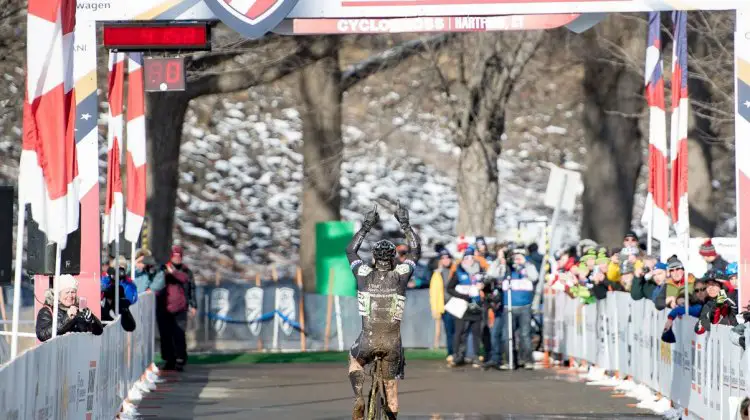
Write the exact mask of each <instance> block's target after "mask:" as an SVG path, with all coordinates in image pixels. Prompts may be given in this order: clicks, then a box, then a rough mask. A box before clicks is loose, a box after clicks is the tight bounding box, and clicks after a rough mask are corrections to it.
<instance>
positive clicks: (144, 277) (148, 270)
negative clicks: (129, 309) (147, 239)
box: [128, 249, 164, 294]
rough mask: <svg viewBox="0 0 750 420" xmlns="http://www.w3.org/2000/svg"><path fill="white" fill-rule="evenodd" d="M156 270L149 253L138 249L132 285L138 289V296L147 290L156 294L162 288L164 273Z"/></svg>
mask: <svg viewBox="0 0 750 420" xmlns="http://www.w3.org/2000/svg"><path fill="white" fill-rule="evenodd" d="M158 268H159V267H158V266H157V264H156V260H155V259H154V257H153V256H152V255H151V251H149V250H147V249H139V250H138V251H137V252H136V253H135V278H134V279H133V283H135V286H136V288H137V289H138V294H141V293H143V292H145V291H147V290H151V291H153V292H158V291H160V290H161V289H163V288H164V272H163V271H161V270H159V269H158ZM128 271H130V270H128Z"/></svg>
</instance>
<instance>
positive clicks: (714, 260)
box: [698, 239, 729, 272]
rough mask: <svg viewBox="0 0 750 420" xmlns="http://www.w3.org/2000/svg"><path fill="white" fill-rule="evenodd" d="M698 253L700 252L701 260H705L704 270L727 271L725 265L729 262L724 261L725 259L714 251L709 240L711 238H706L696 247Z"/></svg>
mask: <svg viewBox="0 0 750 420" xmlns="http://www.w3.org/2000/svg"><path fill="white" fill-rule="evenodd" d="M698 253H699V254H701V257H703V261H705V262H706V264H707V267H706V271H708V270H715V271H722V272H725V271H727V266H728V265H729V263H728V262H726V260H724V258H722V257H721V255H719V254H718V253H716V248H715V247H714V244H713V243H712V242H711V239H706V241H705V242H703V244H702V245H701V247H700V249H698Z"/></svg>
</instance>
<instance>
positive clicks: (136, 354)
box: [0, 293, 155, 420]
mask: <svg viewBox="0 0 750 420" xmlns="http://www.w3.org/2000/svg"><path fill="white" fill-rule="evenodd" d="M154 304H155V300H154V295H153V294H151V293H148V294H142V295H140V296H139V298H138V303H137V304H135V305H133V306H132V307H131V312H132V313H133V317H134V318H135V320H136V323H137V327H136V330H135V331H134V332H133V333H128V332H125V331H124V330H123V329H122V326H121V325H120V323H119V321H116V322H113V323H112V324H109V325H107V326H106V327H105V328H104V332H103V333H102V335H100V336H95V335H92V334H86V333H70V334H65V335H62V336H59V337H56V338H55V339H53V340H50V341H48V342H45V343H42V344H41V345H39V346H37V347H35V348H33V349H30V350H27V351H25V352H24V353H23V354H21V355H20V356H19V357H17V358H16V359H15V360H13V361H12V362H10V363H8V364H6V365H4V366H2V367H0V419H3V420H6V419H7V420H25V419H55V420H58V419H60V420H67V419H70V420H77V419H111V418H114V417H115V416H116V415H117V413H118V411H119V408H120V406H121V404H122V402H123V400H124V399H125V396H126V395H127V392H128V390H129V389H130V388H131V387H132V386H133V385H134V384H135V383H136V382H137V381H138V380H139V379H140V378H141V376H142V375H143V373H144V372H145V370H146V368H147V367H148V366H149V365H150V364H151V363H152V361H153V356H154V353H153V350H154V346H153V325H154V320H155V319H154Z"/></svg>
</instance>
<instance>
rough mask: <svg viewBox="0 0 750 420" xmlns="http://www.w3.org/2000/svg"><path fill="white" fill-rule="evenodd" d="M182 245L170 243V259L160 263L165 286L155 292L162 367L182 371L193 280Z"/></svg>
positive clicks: (192, 309) (193, 305) (194, 307)
mask: <svg viewBox="0 0 750 420" xmlns="http://www.w3.org/2000/svg"><path fill="white" fill-rule="evenodd" d="M182 258H183V249H182V247H181V246H177V245H175V246H173V247H172V253H171V255H170V258H169V261H168V262H167V263H166V264H165V265H164V266H163V267H162V271H163V272H164V282H165V287H164V289H162V290H161V291H160V292H159V293H158V294H157V295H156V297H157V300H156V321H157V324H158V327H159V336H160V340H161V357H162V359H164V364H163V366H162V367H161V368H162V369H164V370H178V371H181V370H182V369H183V367H184V366H185V364H186V363H187V343H186V341H185V330H186V329H187V318H188V313H189V314H190V315H192V316H195V313H196V312H197V308H198V305H197V302H196V299H195V280H194V279H193V272H192V270H190V268H188V266H187V265H186V264H185V263H184V262H183V260H182Z"/></svg>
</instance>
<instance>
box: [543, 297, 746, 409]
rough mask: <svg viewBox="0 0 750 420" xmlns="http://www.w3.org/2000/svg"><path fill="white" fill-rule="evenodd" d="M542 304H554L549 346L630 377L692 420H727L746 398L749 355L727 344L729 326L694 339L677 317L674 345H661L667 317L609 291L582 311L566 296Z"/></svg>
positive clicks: (688, 320)
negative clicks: (554, 342)
mask: <svg viewBox="0 0 750 420" xmlns="http://www.w3.org/2000/svg"><path fill="white" fill-rule="evenodd" d="M547 301H548V302H550V301H554V308H550V310H548V311H546V312H545V316H546V317H547V319H546V321H547V322H549V323H552V324H553V325H554V328H550V331H554V334H555V336H554V340H551V341H557V342H558V343H561V345H559V346H558V347H557V350H558V352H559V354H561V355H562V356H563V357H565V356H570V357H574V358H576V359H584V360H587V361H588V362H590V363H593V364H595V365H597V367H600V368H604V369H606V370H610V371H619V372H620V373H621V374H622V375H630V376H632V378H633V380H634V381H636V382H637V383H640V384H643V385H646V386H647V387H649V388H651V389H652V390H653V391H654V392H658V393H660V394H661V395H663V396H664V397H666V398H669V399H670V400H672V401H673V402H674V403H675V404H676V405H677V406H679V407H681V408H687V409H688V410H689V412H690V414H691V418H705V419H727V420H728V419H733V418H735V417H733V416H734V415H736V410H737V406H738V404H739V402H740V401H741V400H742V398H744V397H745V396H747V394H748V388H747V385H746V378H747V372H748V370H749V369H750V355H748V352H745V351H743V349H742V348H741V347H739V346H738V345H734V344H733V343H732V341H731V338H730V337H731V328H730V327H727V326H724V325H712V327H711V331H710V332H706V333H704V334H700V335H698V334H696V333H695V332H694V328H695V323H696V321H697V320H696V318H693V317H690V316H683V317H681V318H678V319H675V320H674V321H673V322H672V331H673V333H674V336H675V340H676V342H675V343H666V342H664V341H663V340H662V333H663V332H664V330H665V325H666V324H667V320H668V311H667V310H663V311H657V310H656V308H655V307H654V304H653V302H652V301H650V300H647V299H641V300H637V301H634V300H632V299H631V297H630V294H628V293H623V292H609V293H608V295H607V298H606V299H604V300H600V301H598V302H596V303H595V304H593V303H592V304H588V305H583V304H582V303H581V302H580V300H579V299H573V298H571V297H570V296H568V295H566V294H564V293H555V296H554V297H548V299H547ZM550 334H552V333H550ZM746 337H747V338H748V339H750V329H748V331H746ZM562 343H564V345H562ZM549 350H550V351H555V348H554V346H550V347H549Z"/></svg>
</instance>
